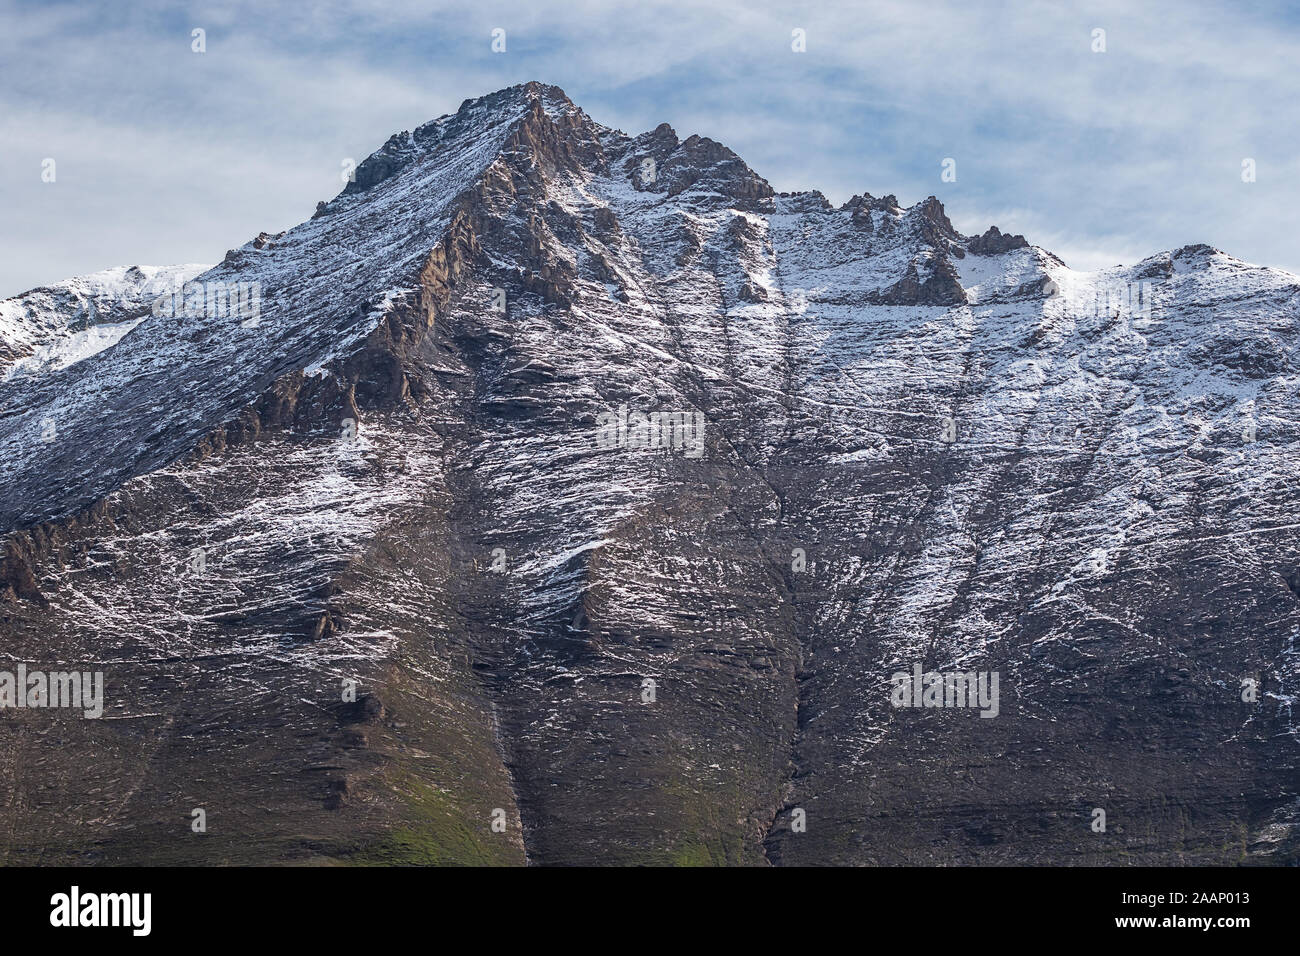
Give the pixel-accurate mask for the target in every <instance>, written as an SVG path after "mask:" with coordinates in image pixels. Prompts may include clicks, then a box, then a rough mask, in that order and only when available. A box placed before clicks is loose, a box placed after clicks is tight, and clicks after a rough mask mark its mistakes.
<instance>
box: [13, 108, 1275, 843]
mask: <svg viewBox="0 0 1300 956" xmlns="http://www.w3.org/2000/svg"><path fill="white" fill-rule="evenodd" d="M646 160H653V165H650V164H647V163H646V162H645V161H646ZM356 172H357V178H356V182H354V183H350V184H349V185H348V187H347V188H346V189H345V190H344V191H343V193H342V194H341V195H340V196H339V197H337V198H336V199H334V200H333V201H332V202H330V203H328V204H326V205H325V207H323V208H322V209H321V210H320V211H319V212H318V214H317V215H316V216H315V217H313V218H312V219H311V220H309V221H308V222H306V223H304V224H302V225H300V226H298V227H297V228H295V229H292V230H290V231H289V232H287V233H285V234H283V235H281V236H266V235H263V236H260V237H259V238H258V239H257V240H255V241H253V242H251V243H249V244H247V245H246V246H244V247H242V248H241V249H239V250H235V255H233V256H231V257H228V258H227V261H225V262H223V263H222V264H221V265H219V266H217V267H216V268H214V269H212V270H210V271H209V272H207V273H205V274H204V275H203V276H200V279H201V280H203V281H220V282H231V281H233V282H241V281H242V282H248V283H254V282H255V283H258V284H259V287H260V288H261V289H262V300H261V311H260V317H259V319H258V321H257V322H256V323H253V324H244V323H241V322H239V321H237V320H231V319H230V318H228V317H221V318H209V317H199V318H185V319H166V318H161V317H158V316H153V315H147V316H145V317H144V318H143V320H142V321H141V322H140V323H139V324H138V325H137V326H135V327H134V328H133V329H132V330H131V334H129V335H126V336H125V337H122V338H121V339H120V340H118V341H116V343H115V344H114V345H112V347H110V348H106V349H104V350H102V351H99V352H97V353H95V354H92V355H89V356H87V357H84V358H82V359H81V360H80V361H75V362H73V363H71V364H68V365H66V366H64V367H62V368H58V369H53V370H45V371H44V372H43V373H42V374H40V375H29V376H20V377H14V378H11V379H10V380H7V381H5V382H4V383H3V385H0V409H2V411H0V530H3V531H4V532H5V533H6V535H7V540H6V546H5V547H6V550H5V552H4V556H3V564H2V565H0V639H3V641H4V646H5V650H6V652H7V654H8V657H9V659H10V660H12V661H14V662H20V661H21V662H26V663H27V664H28V666H29V667H32V668H36V667H45V668H46V669H50V670H53V669H56V667H57V666H66V667H73V666H75V667H77V668H78V669H81V670H102V671H103V672H104V677H105V698H106V699H105V702H104V718H102V719H99V720H93V719H86V718H84V717H82V716H81V715H80V713H74V712H65V711H55V710H49V709H39V708H35V709H22V710H18V709H6V710H3V711H0V745H3V752H4V753H5V754H6V755H8V759H7V760H6V761H5V762H4V763H3V765H0V782H2V783H3V787H4V790H5V792H6V793H9V794H10V795H11V799H10V800H9V801H8V802H7V803H6V804H5V808H4V811H3V814H4V821H3V822H4V823H5V824H6V825H5V826H4V827H3V829H2V830H0V834H3V835H2V836H0V854H2V856H0V858H3V859H4V860H5V861H6V862H10V863H21V862H56V861H79V862H105V863H121V862H146V861H152V862H185V863H211V862H270V861H295V862H296V861H303V862H305V861H313V860H342V861H348V862H375V861H378V862H431V863H438V862H471V863H523V862H526V861H531V862H536V863H543V864H552V863H577V862H595V863H616V862H623V863H733V864H764V863H797V864H802V863H908V862H910V863H973V862H980V863H1003V862H1055V863H1107V862H1123V863H1140V862H1146V863H1176V862H1204V863H1238V862H1270V863H1295V862H1297V861H1298V860H1300V844H1298V843H1297V839H1296V829H1295V827H1296V823H1297V815H1298V813H1297V803H1296V799H1297V798H1296V795H1295V781H1296V770H1297V748H1296V743H1297V737H1296V726H1295V722H1294V717H1293V715H1292V704H1293V701H1294V698H1295V694H1296V693H1297V684H1298V683H1300V670H1298V668H1300V649H1297V646H1296V634H1297V633H1298V632H1300V599H1298V598H1297V594H1298V593H1300V583H1298V582H1300V548H1297V545H1296V537H1295V533H1294V524H1295V522H1294V512H1295V510H1296V498H1297V496H1300V486H1297V483H1296V480H1295V462H1296V449H1297V447H1298V445H1297V443H1298V442H1300V432H1298V429H1297V425H1296V419H1295V415H1294V411H1293V410H1294V408H1295V407H1296V398H1297V396H1296V389H1297V384H1296V383H1297V382H1300V377H1298V376H1297V374H1296V371H1297V357H1296V353H1295V342H1296V341H1297V334H1296V333H1297V328H1296V326H1297V317H1296V310H1297V305H1300V280H1297V278H1296V277H1295V276H1291V275H1289V274H1286V273H1282V272H1278V271H1275V270H1268V269H1260V268H1256V267H1252V266H1248V265H1246V264H1245V263H1240V262H1238V261H1236V260H1234V259H1232V258H1230V257H1229V256H1226V255H1224V254H1222V253H1219V252H1217V251H1215V250H1212V249H1209V248H1208V247H1195V248H1193V247H1188V248H1185V249H1182V250H1178V251H1177V252H1175V253H1172V254H1170V255H1169V256H1166V257H1164V258H1159V257H1157V258H1158V261H1159V262H1160V263H1164V262H1167V263H1168V264H1169V266H1168V269H1166V268H1165V267H1164V266H1163V265H1161V266H1160V267H1159V268H1157V269H1155V270H1154V271H1151V270H1150V265H1151V261H1148V263H1146V264H1142V265H1141V267H1140V268H1138V267H1135V268H1134V269H1131V270H1127V269H1116V270H1111V271H1107V272H1101V273H1093V274H1080V273H1074V272H1072V271H1071V270H1069V269H1067V268H1065V267H1064V266H1063V265H1061V264H1060V263H1059V261H1058V260H1056V259H1055V258H1054V257H1053V256H1051V255H1050V254H1049V253H1047V252H1045V251H1044V250H1041V249H1038V248H1036V247H1033V246H1029V245H1027V244H1025V243H1024V242H1023V240H1021V239H1020V237H1006V236H1002V235H1001V234H1000V233H998V232H997V230H996V229H992V230H990V231H989V232H988V233H986V234H985V235H984V236H981V237H978V238H970V237H965V236H962V235H960V234H958V233H957V232H956V231H955V230H954V229H953V228H952V225H951V223H950V222H948V220H947V217H946V215H945V214H944V213H943V208H942V206H941V205H940V204H939V203H938V202H937V201H936V200H934V199H930V200H927V201H925V202H923V203H920V204H918V205H917V206H914V207H912V208H910V209H903V208H901V207H900V206H899V205H898V202H897V200H896V199H895V198H894V197H892V196H887V197H884V198H883V199H880V200H876V199H872V198H871V197H869V196H867V197H855V199H854V200H852V201H851V202H850V203H848V204H846V205H845V207H843V208H840V209H834V208H832V207H831V206H830V205H829V204H828V203H826V202H825V200H824V198H822V197H821V196H820V194H814V193H806V194H796V195H777V194H774V193H773V192H772V190H771V188H770V187H769V186H768V185H767V183H765V182H764V181H763V180H762V179H761V178H759V177H758V176H757V175H756V174H754V173H753V172H752V171H751V170H749V169H748V167H747V166H745V165H744V163H743V162H742V161H741V160H740V159H739V157H736V156H735V154H733V153H731V152H730V151H729V150H727V149H725V147H721V146H719V145H718V144H716V143H714V142H712V141H710V140H706V139H702V138H700V137H690V138H689V139H687V140H685V141H679V140H678V138H677V136H676V134H675V133H674V132H673V131H672V130H671V129H670V128H668V127H667V126H661V127H659V128H658V129H656V130H654V131H653V132H651V133H646V134H642V135H641V136H638V137H629V136H626V135H625V134H623V133H621V132H618V131H616V130H611V129H608V128H606V127H603V126H601V125H599V124H597V123H595V122H593V121H592V120H591V119H590V118H589V117H587V116H586V115H585V114H584V113H583V112H582V111H581V110H579V109H578V108H577V107H575V106H574V105H573V104H572V103H570V102H569V101H568V99H567V98H566V97H565V96H564V94H563V93H562V92H561V91H559V90H557V89H555V88H554V87H545V86H541V85H539V84H527V85H524V86H520V87H514V88H511V89H509V90H504V91H501V92H499V93H495V94H492V95H491V96H488V97H485V98H483V99H481V100H474V101H468V102H466V103H465V104H464V105H463V106H462V107H461V109H460V110H459V111H458V112H457V113H456V114H455V115H453V116H448V117H444V118H442V119H439V120H436V121H434V122H432V123H429V124H426V125H425V126H422V127H420V128H419V129H417V130H415V131H414V132H413V133H399V134H398V135H396V136H394V137H393V138H392V139H391V140H390V141H389V142H388V143H387V144H385V146H384V147H383V148H382V149H381V150H380V151H379V152H378V153H376V154H375V155H374V156H372V157H371V158H370V159H367V160H366V161H365V162H364V163H362V164H360V165H359V166H358V168H357V171H356ZM1148 272H1150V274H1149V275H1148ZM660 413H665V414H668V415H670V416H671V415H675V414H676V413H684V414H682V415H680V416H677V417H675V418H674V417H669V418H667V419H664V418H660V417H657V416H658V415H659V414H660ZM697 413H698V414H699V415H700V416H702V418H701V419H700V421H702V425H703V429H702V431H697V430H695V429H694V427H693V425H692V423H694V422H695V421H696V419H695V415H696V414H697ZM651 414H654V415H656V417H655V418H653V419H651V418H650V417H649V416H650V415H651ZM51 421H52V422H53V423H54V431H53V434H50V433H49V428H48V425H47V424H46V423H48V422H51ZM650 421H653V422H655V423H656V424H657V427H658V429H659V430H658V431H657V432H651V431H650V427H651V426H650V425H649V424H648V422H650ZM665 421H667V422H668V423H667V424H664V422H665ZM652 434H654V435H657V436H658V439H657V440H656V444H657V446H658V447H656V448H653V449H651V450H647V449H644V448H634V447H628V446H629V444H632V443H633V439H634V438H646V437H647V436H650V435H652ZM916 665H919V666H920V667H921V669H922V671H923V672H931V671H941V672H951V671H962V672H981V673H991V672H995V673H996V674H997V675H998V677H999V684H998V686H999V688H1000V699H999V701H998V704H997V711H998V712H997V716H996V717H994V718H992V719H984V718H982V717H981V716H980V715H979V711H978V710H975V709H969V708H967V709H961V708H955V709H944V708H926V707H918V708H909V707H901V708H900V707H895V706H893V704H892V703H891V695H892V694H893V693H894V690H895V688H894V682H893V681H892V677H893V675H894V674H895V673H897V672H903V673H906V674H910V673H911V672H912V670H913V667H914V666H916ZM1247 680H1249V681H1254V682H1256V683H1255V685H1253V686H1254V687H1255V692H1254V693H1253V699H1251V700H1246V699H1243V698H1244V697H1247V696H1251V695H1248V694H1246V693H1244V691H1243V681H1247ZM83 756H84V759H82V757H83ZM195 808H203V809H205V811H206V820H207V831H206V832H205V833H201V834H199V833H195V832H194V831H193V829H192V826H191V815H192V811H193V810H194V809H195ZM1096 809H1104V810H1105V811H1106V815H1107V828H1106V830H1105V832H1095V831H1094V829H1093V823H1094V819H1095V815H1094V810H1096ZM494 823H496V824H498V825H497V826H494ZM805 823H806V827H805V826H804V824H805Z"/></svg>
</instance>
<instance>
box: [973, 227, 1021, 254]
mask: <svg viewBox="0 0 1300 956" xmlns="http://www.w3.org/2000/svg"><path fill="white" fill-rule="evenodd" d="M1028 246H1029V243H1028V242H1026V241H1025V237H1024V236H1011V235H1006V236H1004V235H1003V234H1002V230H1001V229H999V228H998V227H997V226H989V228H988V230H987V231H986V232H985V233H984V235H982V236H977V237H976V238H974V239H972V240H970V242H968V243H967V244H966V248H967V249H969V250H970V251H971V252H973V253H975V255H977V256H999V255H1001V254H1002V253H1004V252H1010V251H1011V250H1012V249H1024V248H1027V247H1028Z"/></svg>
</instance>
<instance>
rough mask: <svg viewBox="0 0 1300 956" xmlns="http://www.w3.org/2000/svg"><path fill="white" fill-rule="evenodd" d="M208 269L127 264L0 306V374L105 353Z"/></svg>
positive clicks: (36, 369)
mask: <svg viewBox="0 0 1300 956" xmlns="http://www.w3.org/2000/svg"><path fill="white" fill-rule="evenodd" d="M207 268H208V267H207V266H199V265H179V266H121V267H118V268H116V269H105V270H104V271H103V272H95V273H91V274H90V275H84V276H77V277H76V278H75V279H68V280H66V281H64V282H58V283H55V284H54V285H52V286H42V287H41V288H38V289H32V290H31V291H30V292H24V293H23V294H22V295H16V296H14V297H13V298H10V299H5V300H4V301H2V302H0V374H3V375H4V376H5V377H11V376H13V375H32V374H39V373H41V372H42V371H45V370H48V369H51V368H53V369H56V370H57V369H60V368H66V367H67V366H69V365H71V364H73V363H74V362H79V361H81V360H82V359H84V358H88V357H90V356H91V355H94V354H95V353H96V352H102V351H103V350H104V349H106V348H108V347H109V346H110V345H112V344H113V343H114V342H116V341H117V340H118V339H120V338H121V337H122V336H123V335H125V334H126V333H127V332H129V331H130V330H131V329H132V328H134V327H135V325H136V324H137V323H138V322H139V320H140V319H141V318H142V317H143V316H144V314H145V313H146V312H148V311H149V309H150V306H151V305H152V303H153V300H154V299H155V298H157V297H158V296H160V295H170V294H171V293H172V292H173V290H174V289H176V287H177V286H180V285H182V284H183V283H185V282H187V281H188V280H190V279H192V278H193V277H194V276H196V275H198V274H199V273H200V272H203V271H204V270H205V269H207Z"/></svg>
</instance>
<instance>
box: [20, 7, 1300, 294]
mask: <svg viewBox="0 0 1300 956" xmlns="http://www.w3.org/2000/svg"><path fill="white" fill-rule="evenodd" d="M3 10H4V12H5V14H6V16H5V22H6V24H8V25H9V28H8V29H7V31H6V33H5V34H4V35H2V36H0V58H2V59H3V61H4V62H5V64H6V68H5V70H4V72H3V78H2V79H0V143H3V144H4V145H3V148H0V208H3V209H5V210H6V219H5V222H6V225H7V226H8V228H6V229H5V230H4V231H3V233H2V234H0V243H3V248H0V253H2V255H0V295H8V294H13V293H15V292H18V291H21V290H23V289H26V288H29V287H31V286H33V285H36V284H40V283H43V282H49V281H54V280H57V279H60V278H64V277H66V276H69V275H73V274H77V273H82V272H87V271H92V270H95V269H100V268H105V267H108V266H112V265H120V264H128V263H136V262H152V263H159V264H161V263H166V262H181V261H214V260H215V259H218V258H220V256H221V255H222V254H224V252H225V250H226V249H228V248H231V247H233V246H236V245H238V244H240V243H242V242H244V241H246V240H247V239H248V238H250V237H251V236H253V235H255V234H256V233H257V232H259V231H262V230H278V229H283V228H286V227H288V226H290V225H293V224H294V223H296V222H299V221H301V220H302V219H305V218H306V217H307V216H309V215H310V213H311V211H312V209H313V208H314V206H315V203H316V201H317V200H319V199H323V198H327V197H328V196H331V195H333V194H334V193H335V192H337V190H338V188H339V180H338V173H339V169H340V164H341V162H342V160H343V159H345V158H357V159H359V158H361V157H363V156H365V155H367V154H368V153H369V152H371V151H372V150H373V149H375V148H377V147H378V146H379V145H380V144H381V143H382V142H383V141H384V140H385V139H386V138H387V137H388V135H389V134H391V133H392V132H395V131H397V130H399V129H409V128H412V127H414V126H416V125H418V124H420V123H422V122H424V121H426V120H428V119H430V118H433V117H434V116H437V115H440V114H442V113H445V112H448V111H451V110H454V109H455V108H456V106H457V105H459V103H460V102H461V101H462V100H464V99H466V98H469V97H474V96H479V95H482V94H484V93H486V92H490V91H491V90H495V89H499V88H501V87H503V86H508V85H510V84H512V83H517V82H522V81H524V80H529V79H540V80H543V81H546V82H551V83H556V84H557V85H559V86H562V87H564V88H565V89H566V90H567V91H568V93H569V94H570V96H571V97H572V98H573V99H574V100H575V102H577V103H579V105H581V106H583V107H584V108H585V109H586V110H587V111H588V112H589V113H590V114H592V116H593V117H594V118H595V119H597V120H599V121H601V122H604V123H607V124H609V125H611V126H618V127H621V128H623V129H625V130H627V131H628V132H639V131H640V130H643V129H649V128H652V127H653V126H655V125H657V124H658V123H659V122H662V121H667V122H669V123H671V124H672V125H673V126H674V127H675V128H676V129H677V130H678V132H679V133H680V134H682V135H687V134H689V133H692V132H699V133H701V134H703V135H708V136H711V137H713V138H714V139H717V140H719V141H721V142H724V143H726V144H727V145H728V146H731V147H732V148H733V149H735V150H736V151H737V152H738V153H740V154H741V155H742V156H743V157H744V158H745V159H746V160H747V161H748V162H749V163H750V165H752V166H753V167H754V168H755V169H756V170H757V171H758V172H759V173H761V174H763V175H765V176H766V177H768V178H769V179H770V180H771V181H772V182H773V185H774V186H776V187H777V188H778V189H796V188H819V189H821V190H822V191H823V192H825V193H826V194H827V195H828V196H829V197H830V198H831V199H832V200H833V201H837V202H839V201H843V200H844V199H846V198H848V196H849V195H851V194H853V193H855V192H863V191H870V192H872V193H874V194H876V195H881V194H884V193H894V194H896V195H897V196H898V197H899V199H900V200H901V201H903V202H905V203H911V202H915V201H917V200H919V199H922V198H924V197H925V196H927V195H931V194H933V195H936V196H938V197H939V198H940V199H941V200H942V201H943V202H944V203H945V205H946V207H947V208H948V210H949V213H950V215H951V216H952V218H953V220H954V222H955V223H956V224H957V225H958V226H959V228H962V229H963V230H965V231H982V229H983V228H984V227H985V226H987V225H989V224H993V223H996V224H997V225H999V226H1000V227H1002V228H1003V229H1012V230H1014V231H1017V232H1024V233H1025V234H1026V235H1027V236H1028V237H1029V238H1030V239H1031V240H1032V241H1035V242H1037V243H1039V244H1041V245H1044V246H1047V247H1048V248H1052V249H1054V250H1055V251H1057V252H1058V254H1060V255H1062V257H1063V258H1065V259H1066V261H1067V262H1071V264H1075V265H1083V264H1088V265H1098V264H1101V265H1110V264H1114V263H1117V262H1120V261H1133V260H1134V259H1135V258H1141V257H1142V256H1144V255H1147V254H1150V253H1152V252H1155V251H1158V250H1160V249H1162V248H1170V247H1175V246H1178V245H1182V244H1185V243H1189V242H1209V243H1211V244H1214V245H1217V246H1219V247H1221V248H1224V249H1225V250H1227V251H1228V252H1231V253H1232V254H1234V255H1238V256H1241V257H1242V258H1246V259H1250V260H1253V261H1259V262H1262V263H1265V264H1269V265H1277V266H1281V267H1284V268H1289V269H1291V270H1293V271H1300V234H1298V233H1297V231H1296V230H1295V229H1294V227H1293V225H1292V223H1291V221H1290V215H1289V210H1292V209H1295V208H1296V207H1297V200H1298V199H1300V178H1298V177H1297V176H1296V173H1297V172H1300V169H1298V168H1297V166H1298V165H1300V130H1297V129H1296V127H1295V124H1291V123H1287V122H1283V121H1282V117H1283V116H1284V115H1285V109H1284V107H1285V106H1288V105H1289V104H1290V103H1292V102H1294V101H1295V97H1296V94H1297V93H1300V74H1297V72H1296V71H1294V70H1293V68H1292V61H1293V59H1294V56H1293V52H1294V49H1295V48H1296V39H1297V36H1296V34H1297V29H1298V26H1297V23H1296V22H1295V18H1294V17H1293V16H1291V15H1290V14H1288V12H1287V8H1286V7H1285V6H1281V5H1270V6H1262V7H1252V8H1251V10H1250V11H1249V12H1244V11H1242V10H1236V9H1231V8H1224V7H1222V6H1221V5H1214V4H1209V3H1170V2H1155V3H1150V4H1143V5H1141V8H1140V9H1139V8H1136V7H1134V6H1133V5H1130V4H1127V3H1118V2H1103V3H1094V4H1091V5H1090V6H1089V7H1088V8H1087V10H1086V13H1080V12H1078V11H1077V10H1073V9H1068V8H1067V7H1066V6H1065V5H1061V4H1056V3H1048V2H1041V3H1040V2H1028V3H1024V4H1020V5H1016V6H1014V7H1013V6H1010V5H1007V6H998V7H993V8H990V7H988V6H986V5H980V4H968V3H959V2H943V3H937V4H927V5H926V6H925V8H924V9H922V8H920V7H918V6H917V5H916V4H914V3H910V2H906V3H905V2H884V3H873V4H870V5H862V4H856V3H837V4H817V5H811V4H807V5H805V4H798V3H780V4H777V3H740V2H719V3H712V4H708V5H702V4H698V3H694V2H686V0H662V2H655V0H651V2H646V3H641V4H637V5H635V6H620V7H618V8H617V9H615V8H613V7H610V6H609V5H606V4H602V3H595V2H585V0H579V2H574V3H549V4H544V3H539V4H528V5H520V4H517V3H514V2H509V3H506V2H502V3H493V2H487V3H468V2H464V3H461V2H456V3H445V4H440V5H437V6H430V5H428V4H423V3H406V2H403V0H394V2H377V0H375V2H370V0H366V2H355V3H342V2H317V3H312V4H296V3H295V4H267V3H265V2H257V3H254V2H235V3H231V4H221V5H217V4H212V5H208V4H194V5H191V6H189V7H188V8H181V12H177V8H176V7H174V6H173V5H170V4H162V3H157V4H150V3H146V4H139V5H131V6H130V7H122V6H120V5H115V4H104V5H101V6H95V5H86V4H84V3H79V4H65V3H55V4H34V3H32V4H29V3H21V4H14V3H7V4H5V5H4V6H3ZM196 27H201V28H203V29H205V30H206V31H207V34H206V41H207V52H206V53H202V54H197V53H193V52H191V50H190V43H191V40H190V35H191V30H192V29H194V28H196ZM494 27H501V28H503V29H505V30H506V31H507V52H506V53H505V54H500V55H498V54H493V53H492V52H491V49H490V40H491V37H490V34H491V30H492V29H493V28H494ZM795 27H799V28H801V29H804V30H805V31H806V32H807V52H806V53H794V52H793V51H792V50H791V48H790V33H791V30H792V29H794V28H795ZM1095 29H1103V30H1105V31H1106V33H1105V38H1106V52H1104V53H1095V52H1093V49H1092V47H1093V31H1094V30H1095ZM46 157H53V158H54V159H56V161H57V163H58V166H57V170H58V178H57V181H56V182H55V183H43V182H42V181H41V175H40V174H41V161H42V159H44V158H46ZM946 157H951V158H954V159H955V160H956V162H957V170H958V178H957V181H956V182H955V183H944V182H941V181H940V178H939V173H940V163H941V161H942V160H943V159H944V158H946ZM1247 157H1249V158H1252V159H1254V160H1255V162H1256V167H1257V181H1256V182H1253V183H1243V182H1242V181H1241V175H1240V172H1241V162H1242V160H1243V159H1245V158H1247Z"/></svg>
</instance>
